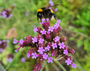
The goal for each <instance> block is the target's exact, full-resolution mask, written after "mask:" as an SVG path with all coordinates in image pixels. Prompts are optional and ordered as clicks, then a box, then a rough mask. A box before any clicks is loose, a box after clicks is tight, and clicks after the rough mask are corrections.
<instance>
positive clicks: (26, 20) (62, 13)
mask: <svg viewBox="0 0 90 71" xmlns="http://www.w3.org/2000/svg"><path fill="white" fill-rule="evenodd" d="M52 1H53V2H54V4H57V3H59V4H60V5H59V6H57V8H58V11H57V12H55V15H56V16H57V18H58V19H60V20H61V24H60V26H61V35H63V36H66V37H67V39H68V41H67V43H66V44H67V45H68V46H70V47H71V48H73V49H74V50H75V54H73V55H72V57H73V60H74V63H76V64H77V68H76V69H74V68H72V67H71V66H67V65H66V64H65V63H63V61H60V62H61V64H62V65H63V66H64V68H65V69H66V70H67V71H90V0H52ZM48 2H49V0H0V11H1V10H2V7H4V8H6V9H9V8H10V6H11V5H13V4H15V8H14V10H13V12H12V15H13V16H12V17H11V18H10V19H3V18H1V17H0V39H9V43H8V45H9V47H8V48H6V49H5V50H4V52H3V53H0V62H2V64H0V69H2V70H0V71H33V69H34V64H35V60H32V59H26V60H27V61H26V62H24V63H22V62H21V61H20V58H21V57H26V53H27V50H28V48H21V49H20V50H19V52H18V53H15V51H14V50H15V49H16V48H18V45H14V44H12V42H13V38H16V39H17V40H19V39H23V38H24V37H26V36H27V35H33V36H35V35H36V34H35V33H34V32H33V28H34V25H35V26H39V27H40V26H41V25H40V24H39V22H38V21H37V16H36V12H37V9H38V8H41V7H45V6H46V5H48ZM25 13H28V15H25ZM53 24H54V23H53V21H52V23H51V25H53ZM12 28H14V29H12ZM10 29H12V30H13V31H14V32H13V33H14V34H15V37H10V36H9V37H8V35H7V34H8V33H9V32H10ZM10 34H11V33H10ZM9 53H13V54H14V59H13V61H12V62H11V63H8V62H7V61H6V55H8V54H9ZM52 68H53V69H52ZM43 71H63V70H62V69H61V65H60V64H58V63H53V64H47V63H46V64H45V68H44V70H43Z"/></svg>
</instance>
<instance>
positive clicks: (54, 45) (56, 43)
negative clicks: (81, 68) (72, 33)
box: [14, 19, 76, 71]
mask: <svg viewBox="0 0 90 71" xmlns="http://www.w3.org/2000/svg"><path fill="white" fill-rule="evenodd" d="M60 22H61V21H60V20H57V21H56V23H55V25H54V26H50V23H49V20H48V19H42V21H41V23H42V24H41V25H42V29H41V28H40V27H36V26H34V32H35V33H36V32H37V33H38V34H37V36H35V37H34V36H27V37H25V39H20V41H17V40H15V39H14V43H18V44H20V45H19V48H18V49H16V50H15V51H16V52H17V51H18V50H19V49H20V48H21V47H22V48H23V47H30V49H29V50H28V52H27V54H26V56H27V58H30V57H31V58H32V59H36V60H37V63H36V65H35V69H34V71H36V70H38V71H40V68H41V65H42V62H43V61H44V60H45V61H47V62H48V63H53V60H54V58H53V57H56V58H58V57H59V55H60V56H61V57H62V58H64V59H65V63H67V65H72V67H73V68H75V67H76V65H75V64H73V63H72V61H73V59H72V58H71V56H69V53H71V54H73V53H74V52H75V51H74V50H73V49H72V48H70V47H68V46H67V45H65V42H66V41H67V39H66V37H64V36H63V37H60V31H61V27H60ZM38 65H39V66H38Z"/></svg>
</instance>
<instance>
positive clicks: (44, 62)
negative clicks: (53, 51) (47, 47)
mask: <svg viewBox="0 0 90 71" xmlns="http://www.w3.org/2000/svg"><path fill="white" fill-rule="evenodd" d="M45 64H46V61H43V64H42V67H41V70H40V71H43V68H44V66H45Z"/></svg>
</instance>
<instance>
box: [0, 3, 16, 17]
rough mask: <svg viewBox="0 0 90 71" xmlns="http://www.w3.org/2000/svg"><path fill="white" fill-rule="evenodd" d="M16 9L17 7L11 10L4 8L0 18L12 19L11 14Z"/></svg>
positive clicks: (12, 7)
mask: <svg viewBox="0 0 90 71" xmlns="http://www.w3.org/2000/svg"><path fill="white" fill-rule="evenodd" d="M14 7H15V5H13V6H11V9H4V8H2V11H1V13H0V16H1V17H2V18H6V19H8V18H11V17H12V14H11V12H12V10H13V9H14Z"/></svg>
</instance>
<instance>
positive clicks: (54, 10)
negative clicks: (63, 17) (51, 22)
mask: <svg viewBox="0 0 90 71" xmlns="http://www.w3.org/2000/svg"><path fill="white" fill-rule="evenodd" d="M53 6H54V4H53V1H52V0H49V5H48V7H49V9H52V10H53V12H56V11H57V10H58V8H55V9H53Z"/></svg>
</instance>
